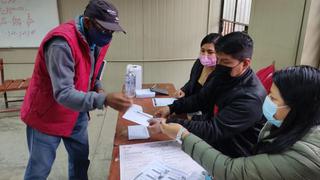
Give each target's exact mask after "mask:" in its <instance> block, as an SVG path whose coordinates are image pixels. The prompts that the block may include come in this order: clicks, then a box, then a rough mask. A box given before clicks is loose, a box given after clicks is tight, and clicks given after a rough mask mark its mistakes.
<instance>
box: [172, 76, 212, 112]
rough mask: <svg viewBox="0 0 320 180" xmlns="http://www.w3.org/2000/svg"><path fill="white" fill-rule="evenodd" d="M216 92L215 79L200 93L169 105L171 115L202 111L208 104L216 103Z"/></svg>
mask: <svg viewBox="0 0 320 180" xmlns="http://www.w3.org/2000/svg"><path fill="white" fill-rule="evenodd" d="M216 90H217V85H216V82H215V78H214V77H213V78H211V79H210V80H209V82H208V83H207V84H206V85H205V86H204V87H203V88H202V89H201V90H200V92H199V93H197V94H194V95H191V96H188V97H184V98H181V99H178V100H175V101H174V102H173V104H171V105H169V108H170V113H171V114H172V113H176V114H181V113H189V112H196V111H199V110H202V109H204V108H206V107H207V106H208V104H211V103H214V102H213V101H214V99H215V97H214V95H215V94H217V92H216Z"/></svg>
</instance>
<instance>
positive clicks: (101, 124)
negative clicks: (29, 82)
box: [0, 102, 118, 180]
mask: <svg viewBox="0 0 320 180" xmlns="http://www.w3.org/2000/svg"><path fill="white" fill-rule="evenodd" d="M0 104H1V105H0V107H1V106H3V104H4V103H3V102H0ZM13 106H17V105H13ZM1 108H3V107H1ZM117 115H118V113H117V112H116V111H114V110H112V109H110V108H108V110H107V111H103V110H96V111H92V112H91V120H90V122H89V127H88V132H89V143H90V156H89V159H90V161H91V164H90V167H89V172H88V173H89V179H92V180H100V179H101V180H106V179H107V176H108V170H109V164H110V160H111V155H112V147H113V137H114V131H115V125H116V119H117ZM25 128H26V126H25V124H24V123H23V122H22V121H21V120H20V118H19V113H18V112H14V113H1V114H0V144H1V146H0V180H17V179H23V175H24V171H25V168H26V164H27V160H28V149H27V143H26V135H25V133H26V132H25ZM67 159H68V157H67V153H66V150H65V147H64V145H63V143H61V144H60V146H59V148H58V150H57V157H56V160H55V162H54V165H53V168H52V170H51V173H50V176H49V177H48V180H66V179H68V178H67V177H68V174H67V169H68V168H67V167H68V163H67Z"/></svg>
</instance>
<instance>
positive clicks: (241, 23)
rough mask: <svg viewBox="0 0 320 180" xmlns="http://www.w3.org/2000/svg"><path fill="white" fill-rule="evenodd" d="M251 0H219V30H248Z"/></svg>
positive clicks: (226, 31)
mask: <svg viewBox="0 0 320 180" xmlns="http://www.w3.org/2000/svg"><path fill="white" fill-rule="evenodd" d="M251 3H252V0H221V9H222V11H221V15H220V17H221V19H220V27H219V32H220V33H221V34H222V35H225V34H228V33H230V32H234V31H245V32H248V28H249V20H250V11H251Z"/></svg>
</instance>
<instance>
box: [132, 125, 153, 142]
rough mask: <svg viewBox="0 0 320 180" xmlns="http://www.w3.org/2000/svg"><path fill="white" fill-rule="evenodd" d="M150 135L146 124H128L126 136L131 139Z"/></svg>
mask: <svg viewBox="0 0 320 180" xmlns="http://www.w3.org/2000/svg"><path fill="white" fill-rule="evenodd" d="M149 137H150V135H149V131H148V129H147V127H146V126H143V125H134V126H128V138H129V140H133V139H148V138H149Z"/></svg>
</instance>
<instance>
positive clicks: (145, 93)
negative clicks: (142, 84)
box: [136, 89, 156, 98]
mask: <svg viewBox="0 0 320 180" xmlns="http://www.w3.org/2000/svg"><path fill="white" fill-rule="evenodd" d="M155 96H156V93H155V92H152V91H150V89H136V98H150V97H155Z"/></svg>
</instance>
